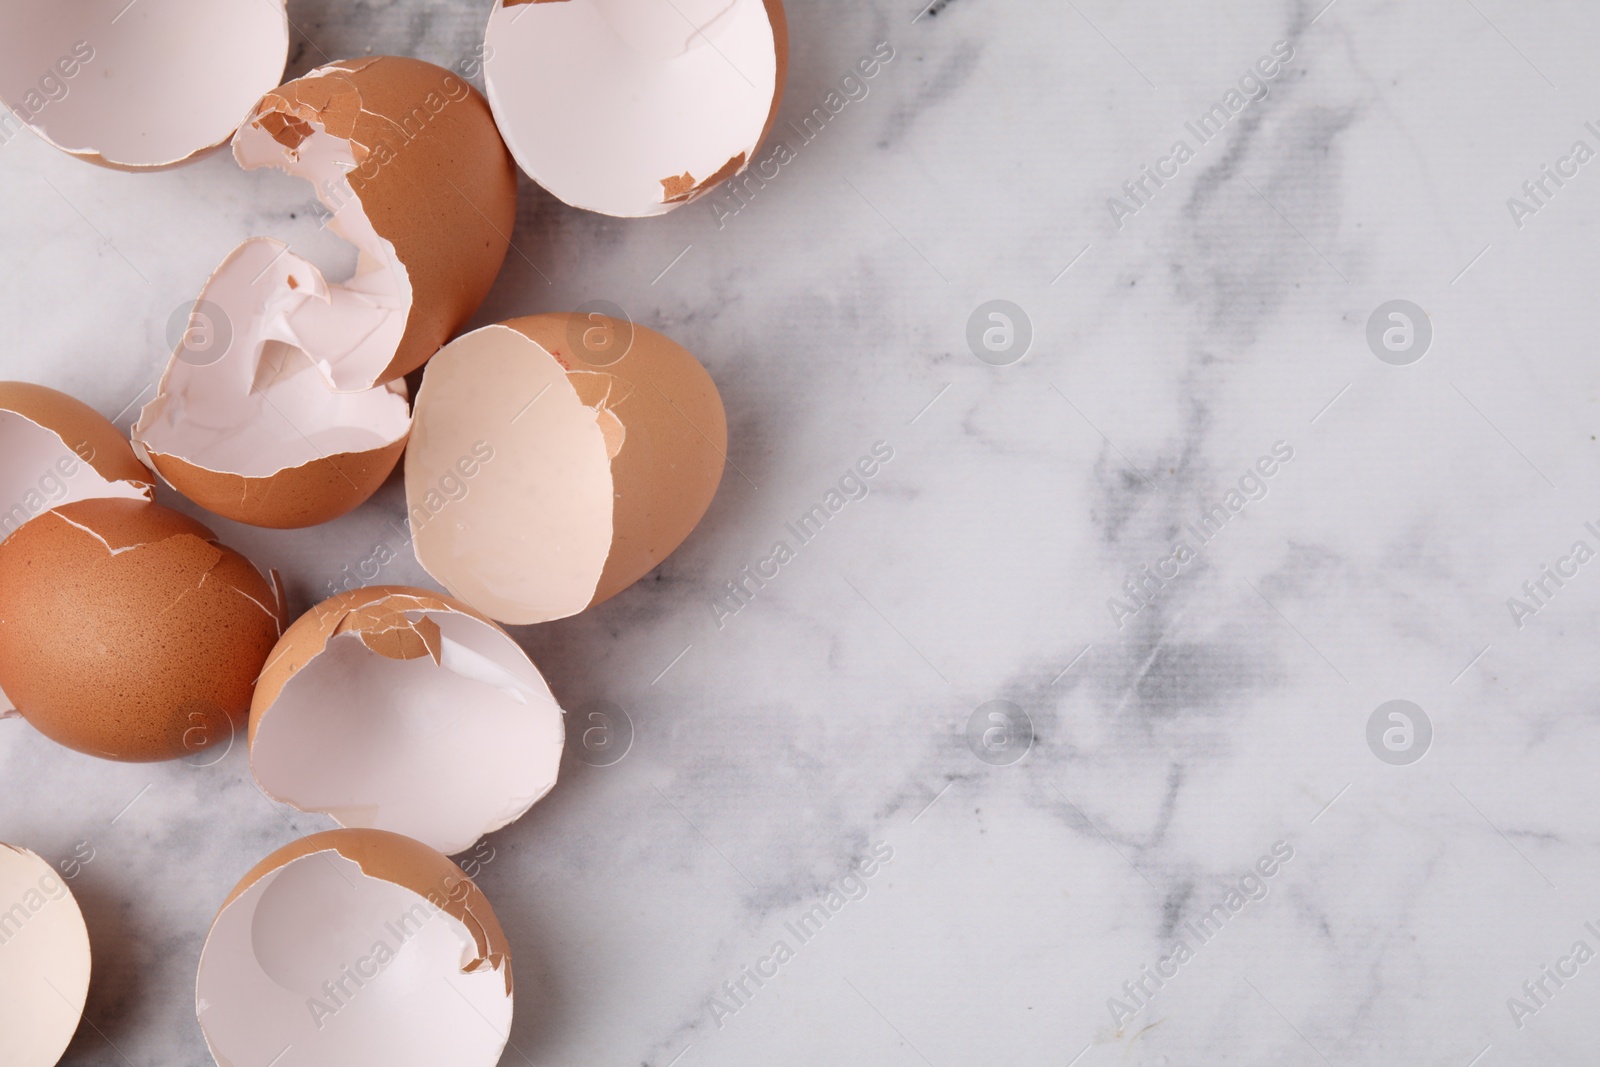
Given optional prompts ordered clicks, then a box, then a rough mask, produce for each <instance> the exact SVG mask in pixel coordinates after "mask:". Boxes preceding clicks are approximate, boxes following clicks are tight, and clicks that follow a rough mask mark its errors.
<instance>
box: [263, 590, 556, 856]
mask: <svg viewBox="0 0 1600 1067" xmlns="http://www.w3.org/2000/svg"><path fill="white" fill-rule="evenodd" d="M564 736H565V735H564V727H563V723H562V713H561V707H560V706H559V705H558V704H557V703H556V701H555V698H554V697H553V696H551V695H550V688H549V686H547V685H546V684H545V681H544V678H543V676H542V675H540V673H539V670H538V668H536V667H535V666H534V665H533V663H532V661H530V660H529V659H528V656H527V654H526V653H524V652H523V651H522V649H521V648H520V647H518V645H517V643H516V642H515V641H513V640H512V639H511V637H510V636H509V635H508V634H506V632H505V631H504V630H502V629H500V627H498V626H496V625H495V624H494V623H493V622H490V621H489V620H488V619H487V618H485V617H484V616H482V615H480V614H478V613H477V612H476V611H473V610H472V609H471V608H469V607H467V606H466V605H465V604H462V603H461V602H459V601H456V600H451V599H450V598H448V597H442V596H440V595H438V594H437V593H430V592H427V591H425V590H421V589H409V588H404V587H400V586H374V587H370V588H366V589H357V590H353V591H350V592H346V593H341V594H339V595H338V596H335V597H333V598H332V599H330V600H327V601H324V602H323V603H321V604H319V605H317V606H316V607H315V608H312V609H311V611H309V612H307V613H306V614H305V615H302V616H301V617H300V618H299V619H298V620H297V621H296V622H295V623H294V625H292V626H290V627H289V629H288V630H287V631H286V632H285V633H284V635H283V639H282V640H280V641H279V642H278V647H277V648H276V649H274V650H273V653H272V656H271V657H270V658H269V659H268V660H267V666H266V669H265V670H263V671H262V674H261V681H260V683H259V684H258V685H257V686H256V692H255V699H254V701H253V703H252V705H251V709H250V766H251V769H252V770H253V771H254V772H255V776H256V782H257V783H258V784H260V786H261V788H262V790H263V791H265V792H266V793H267V795H268V796H270V797H272V798H273V799H274V800H279V801H283V802H285V803H288V804H291V805H293V806H294V807H296V808H298V809H300V810H301V811H318V812H322V813H324V814H327V815H331V816H332V817H333V818H334V819H336V820H338V822H339V823H340V825H342V826H350V827H374V828H377V829H380V830H393V831H395V832H397V833H403V834H406V835H407V836H409V837H414V838H416V839H417V840H419V841H422V842H424V843H426V844H428V845H430V846H432V847H433V848H436V849H438V850H439V851H440V852H443V853H445V854H447V855H453V854H455V853H458V852H464V851H466V850H467V849H468V848H470V847H471V846H472V845H473V843H474V842H476V841H477V840H478V839H479V838H480V837H482V836H483V835H484V834H486V833H489V832H491V831H493V830H498V829H499V828H500V827H502V826H505V825H506V824H507V823H509V822H511V821H513V820H515V819H517V818H519V817H520V816H521V815H522V814H523V813H525V812H526V811H527V810H528V809H529V808H530V807H532V806H533V804H534V802H535V801H537V800H539V799H540V798H541V797H543V796H544V795H545V794H546V793H548V792H549V791H550V789H551V787H553V786H554V785H555V782H556V774H557V772H558V771H559V769H560V764H561V748H562V742H563V739H564Z"/></svg>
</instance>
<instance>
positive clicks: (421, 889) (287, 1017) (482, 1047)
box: [195, 829, 513, 1067]
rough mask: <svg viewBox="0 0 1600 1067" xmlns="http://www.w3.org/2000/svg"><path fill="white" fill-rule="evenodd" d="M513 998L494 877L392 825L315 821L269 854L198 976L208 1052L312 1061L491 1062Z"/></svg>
mask: <svg viewBox="0 0 1600 1067" xmlns="http://www.w3.org/2000/svg"><path fill="white" fill-rule="evenodd" d="M391 961H392V963H393V966H392V967H391ZM308 1008H309V1009H310V1011H309V1012H308V1010H307V1009H308ZM512 1008H513V981H512V970H511V947H510V944H509V942H508V941H507V939H506V935H505V931H504V930H503V929H502V928H501V926H500V923H499V920H498V919H496V917H495V914H494V910H493V909H492V908H491V907H490V906H489V901H488V899H487V898H486V897H485V896H484V895H483V892H482V891H481V890H480V889H479V888H478V887H477V886H476V885H475V884H473V882H472V880H471V879H470V878H468V877H467V876H466V874H465V873H464V872H463V871H462V870H461V868H459V867H457V866H456V865H455V864H454V863H451V862H450V860H449V859H447V858H446V857H445V856H443V855H442V854H440V853H438V852H436V851H434V850H433V849H431V848H429V847H427V846H426V845H424V844H421V843H420V842H417V841H414V840H412V839H411V838H408V837H404V836H402V835H400V834H393V833H388V832H386V831H382V830H368V829H360V830H350V829H347V830H332V831H328V832H326V833H319V834H313V835H311V836H310V837H306V838H303V839H301V840H299V841H295V842H292V843H291V844H288V845H286V846H284V847H283V848H280V849H278V850H277V851H276V852H274V853H273V854H272V855H271V856H268V857H267V858H266V859H265V860H263V861H261V862H260V863H258V864H257V865H256V866H255V867H254V868H252V869H251V870H250V871H249V873H247V874H246V875H245V876H244V878H243V879H241V880H240V882H239V884H238V885H237V886H235V887H234V889H233V891H232V892H231V893H229V894H228V897H227V899H226V900H225V901H224V902H223V904H222V907H221V908H219V909H218V911H217V915H216V918H215V919H214V920H213V921H212V924H211V928H210V930H209V931H208V933H207V934H206V942H205V947H204V948H203V949H202V950H201V953H200V964H199V968H198V973H197V975H196V980H195V1013H196V1016H197V1017H198V1019H199V1021H200V1028H201V1030H202V1032H203V1033H204V1035H205V1039H206V1044H207V1046H208V1047H209V1049H210V1051H211V1055H212V1057H213V1058H214V1059H215V1060H216V1061H217V1062H218V1063H219V1064H237V1065H240V1067H243V1065H245V1064H263V1065H265V1064H268V1063H270V1062H272V1060H273V1059H274V1058H275V1057H278V1058H281V1057H282V1054H283V1051H284V1049H285V1048H293V1049H294V1062H296V1063H299V1064H305V1065H307V1067H361V1065H366V1064H371V1065H374V1067H377V1065H380V1064H381V1065H383V1067H437V1065H440V1064H450V1065H451V1067H492V1065H493V1064H495V1063H498V1062H500V1059H501V1056H502V1054H503V1052H504V1050H505V1046H506V1043H507V1041H508V1040H509V1035H510V1029H511V1023H512V1014H513V1013H512ZM334 1016H337V1019H336V1020H335V1019H334Z"/></svg>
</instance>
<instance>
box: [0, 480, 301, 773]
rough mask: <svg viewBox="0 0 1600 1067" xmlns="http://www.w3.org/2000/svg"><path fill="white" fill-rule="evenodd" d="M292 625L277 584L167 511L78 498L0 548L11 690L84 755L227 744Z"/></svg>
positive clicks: (163, 754)
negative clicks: (286, 617)
mask: <svg viewBox="0 0 1600 1067" xmlns="http://www.w3.org/2000/svg"><path fill="white" fill-rule="evenodd" d="M284 621H285V620H284V599H283V591H282V587H281V586H280V585H278V584H277V576H276V575H273V576H272V581H271V582H269V581H268V579H267V578H265V577H263V576H262V574H261V573H260V572H259V571H257V570H256V569H255V567H254V566H252V565H251V563H250V561H249V560H247V559H245V558H244V557H243V556H241V555H239V553H237V552H235V551H233V550H232V549H231V548H227V547H224V546H223V545H220V544H217V542H216V537H215V535H214V534H213V533H212V532H211V531H210V530H208V529H206V528H205V527H204V526H202V525H200V524H199V523H198V522H195V521H194V520H193V519H191V518H189V517H187V516H185V515H180V514H179V513H177V512H175V511H171V510H168V509H167V508H164V507H161V506H159V505H156V504H150V503H146V502H144V501H140V500H119V499H110V498H107V499H94V500H80V501H77V502H75V503H71V504H65V505H63V506H61V507H58V508H55V509H54V510H52V511H48V512H46V513H45V514H43V515H41V516H40V517H39V518H37V519H34V520H33V521H32V522H29V523H28V524H27V525H25V526H23V527H22V528H21V529H20V530H18V531H17V532H16V533H14V534H12V535H11V536H10V537H9V538H7V539H6V540H5V541H4V542H0V685H3V686H4V688H5V691H6V692H7V693H8V694H10V697H11V699H12V700H13V701H15V702H16V705H17V708H18V709H19V710H20V711H21V713H22V715H23V717H24V718H26V719H27V720H28V721H29V722H30V723H32V724H33V725H34V726H35V727H36V728H37V729H38V730H39V731H40V732H41V733H43V734H45V735H46V736H47V737H49V738H51V739H52V740H54V741H57V742H60V743H61V744H63V745H66V746H67V747H68V748H73V749H76V750H78V751H79V752H86V753H89V754H90V755H94V756H100V757H103V758H106V759H115V760H126V761H130V762H145V761H152V760H165V759H173V758H175V757H178V756H183V755H187V754H190V753H193V752H197V751H199V750H201V749H204V748H207V747H209V746H210V745H213V744H217V743H218V742H223V741H227V740H229V739H230V738H231V737H232V736H233V732H234V730H235V729H242V728H243V727H244V725H245V723H246V715H247V713H248V711H249V707H250V696H251V692H252V690H253V689H254V687H255V681H256V676H257V675H258V674H260V672H261V668H262V665H263V664H264V663H265V662H266V659H267V654H268V653H269V652H271V651H272V647H273V645H274V644H276V642H277V640H278V636H279V635H280V634H281V633H282V630H283V625H284Z"/></svg>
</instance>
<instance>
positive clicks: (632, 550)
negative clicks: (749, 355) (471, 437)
mask: <svg viewBox="0 0 1600 1067" xmlns="http://www.w3.org/2000/svg"><path fill="white" fill-rule="evenodd" d="M594 321H595V317H594V316H592V315H578V314H573V313H567V314H560V313H557V314H546V315H528V316H526V317H524V318H520V319H512V320H511V321H510V322H508V323H506V325H507V326H509V327H511V328H512V329H513V330H516V331H517V332H518V333H521V334H523V335H524V336H526V337H528V338H529V339H530V340H532V341H533V342H534V343H536V344H538V345H539V346H540V347H542V348H544V349H545V350H546V351H547V352H549V353H550V354H551V355H553V356H555V357H556V359H558V360H560V361H561V363H562V364H563V365H564V366H565V367H566V368H567V372H568V377H569V378H572V379H573V381H574V382H575V383H577V384H578V388H579V395H580V396H582V395H583V394H584V393H586V392H588V391H589V388H590V386H589V383H590V382H592V381H593V379H588V378H585V377H584V376H583V374H582V373H581V372H584V371H588V372H592V373H595V374H601V375H608V376H613V377H616V378H619V379H621V380H622V381H624V382H626V383H627V384H628V385H629V386H630V387H631V389H630V390H629V391H628V394H627V395H626V396H625V397H624V398H622V400H621V401H620V402H618V403H616V404H615V405H614V406H610V407H609V408H608V410H610V411H611V413H612V414H614V415H615V416H616V418H617V419H618V420H620V421H621V423H622V425H623V427H624V429H625V430H626V435H627V440H626V441H625V443H624V444H623V446H622V448H621V449H620V450H619V451H618V452H617V453H616V454H615V455H614V456H612V457H611V478H612V483H613V486H614V489H615V492H616V508H617V510H616V512H615V516H614V518H613V520H612V521H613V523H614V525H615V530H614V532H613V535H612V541H611V553H610V554H609V555H608V556H607V557H606V567H605V570H604V572H602V573H601V575H600V582H599V584H598V585H597V586H596V587H595V593H594V599H593V600H592V601H590V604H591V605H594V604H599V603H601V602H603V601H606V600H610V599H611V598H612V597H614V596H616V595H617V594H618V593H620V592H622V591H623V590H624V589H626V588H628V586H630V585H632V584H633V583H634V582H637V581H638V580H639V579H640V578H643V577H644V576H645V575H646V574H649V573H650V572H651V571H653V570H655V568H656V565H657V564H658V563H660V562H661V561H662V560H664V559H666V558H667V557H668V556H669V555H671V554H672V551H673V550H674V549H676V548H677V547H678V546H679V545H681V544H683V541H684V539H685V538H687V537H688V536H689V534H690V532H692V531H693V530H694V528H695V527H696V526H697V525H699V523H700V519H701V518H702V517H703V516H704V515H705V513H706V509H707V508H709V507H710V506H711V499H712V497H714V496H716V495H717V486H718V485H720V484H721V482H722V468H723V466H724V465H725V464H726V463H727V455H728V417H727V413H726V412H725V411H724V410H723V407H722V395H721V394H720V393H718V392H717V385H716V383H715V382H713V381H712V380H711V375H710V374H708V373H707V372H706V369H705V367H704V366H702V365H701V363H700V361H699V360H697V359H695V358H694V356H693V355H692V354H690V352H689V350H688V349H686V348H684V347H683V346H682V345H680V344H678V343H677V342H676V341H674V340H672V339H671V338H670V337H667V336H666V335H665V334H661V333H657V332H656V331H655V330H652V329H650V328H649V327H647V326H639V325H636V324H634V325H628V324H625V323H622V322H620V321H617V320H611V324H612V328H613V329H615V330H618V331H621V330H624V329H629V330H632V332H633V344H632V346H631V347H630V348H629V350H628V352H627V354H626V355H624V356H623V357H622V358H621V359H619V360H617V361H616V362H615V363H606V364H596V363H590V362H588V361H587V360H586V359H585V358H584V355H585V350H584V347H583V345H582V344H573V343H572V339H573V338H574V337H580V336H582V335H583V333H584V331H585V330H588V329H592V328H593V326H594ZM573 372H579V374H578V375H576V376H574V374H573ZM598 402H599V401H598V399H596V400H594V401H591V403H598ZM629 444H632V445H633V447H632V448H629V447H628V445H629Z"/></svg>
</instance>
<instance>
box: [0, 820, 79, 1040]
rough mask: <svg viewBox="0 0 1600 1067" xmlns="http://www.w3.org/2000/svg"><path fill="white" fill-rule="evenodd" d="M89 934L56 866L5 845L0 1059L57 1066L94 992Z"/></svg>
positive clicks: (0, 872)
mask: <svg viewBox="0 0 1600 1067" xmlns="http://www.w3.org/2000/svg"><path fill="white" fill-rule="evenodd" d="M89 969H90V956H89V931H88V928H87V927H85V926H84V924H83V912H81V911H79V910H78V902H77V901H76V900H75V899H73V896H72V891H71V890H70V889H68V888H67V883H66V882H65V881H64V880H63V879H62V878H61V876H60V875H58V874H57V873H56V872H55V869H54V868H52V867H51V866H50V864H48V863H46V862H45V861H44V860H43V859H41V858H40V857H39V856H37V855H35V854H34V853H32V852H29V851H28V850H27V849H25V848H17V847H15V846H13V845H5V844H0V1063H3V1064H5V1065H6V1067H52V1065H53V1064H55V1063H56V1062H57V1061H59V1060H60V1059H61V1057H62V1055H63V1054H64V1053H65V1052H66V1051H67V1045H68V1044H70V1043H71V1042H72V1035H73V1034H74V1033H75V1032H77V1029H78V1022H79V1020H80V1019H82V1017H83V1004H84V1001H85V999H86V998H87V997H88V995H89Z"/></svg>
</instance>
